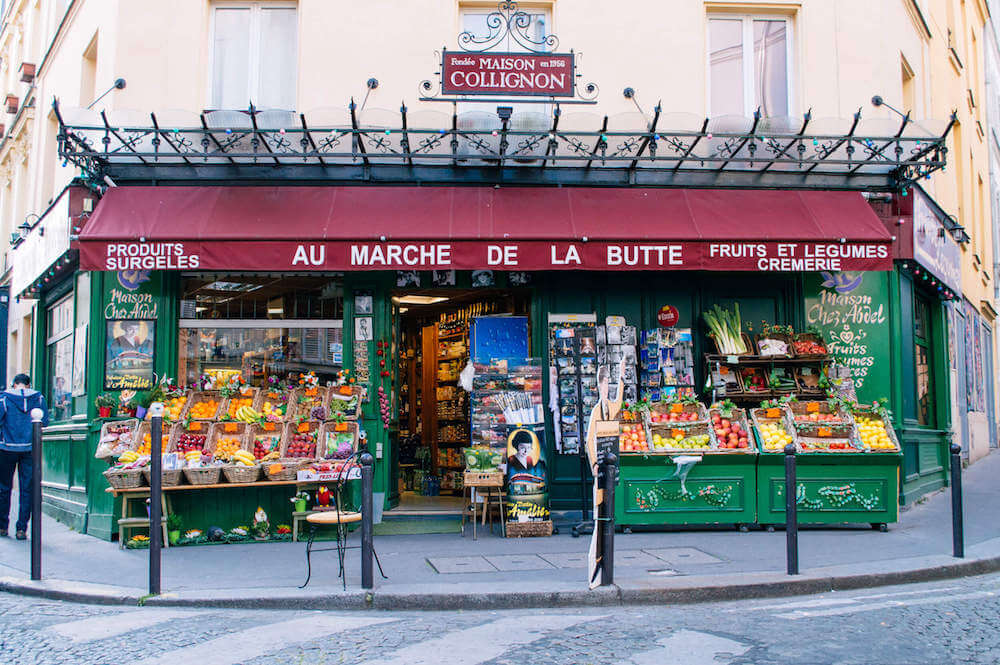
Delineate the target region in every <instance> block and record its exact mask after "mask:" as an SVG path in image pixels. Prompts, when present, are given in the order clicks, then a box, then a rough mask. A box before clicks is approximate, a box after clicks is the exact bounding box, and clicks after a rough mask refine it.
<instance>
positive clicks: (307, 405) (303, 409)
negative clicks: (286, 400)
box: [288, 386, 327, 420]
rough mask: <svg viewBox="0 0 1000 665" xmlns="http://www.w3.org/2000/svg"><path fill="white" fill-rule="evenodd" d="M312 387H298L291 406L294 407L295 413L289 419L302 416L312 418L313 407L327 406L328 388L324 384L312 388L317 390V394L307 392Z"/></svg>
mask: <svg viewBox="0 0 1000 665" xmlns="http://www.w3.org/2000/svg"><path fill="white" fill-rule="evenodd" d="M309 390H310V389H308V388H296V389H295V391H294V392H293V394H292V397H291V402H290V404H289V406H290V407H294V409H293V413H292V415H291V417H290V418H288V420H293V419H300V418H306V419H310V418H311V415H312V414H311V413H310V412H311V411H312V409H313V407H316V406H322V407H323V408H324V409H325V408H326V399H327V389H326V387H324V386H317V387H316V388H313V389H312V390H315V391H316V393H315V394H307V392H309Z"/></svg>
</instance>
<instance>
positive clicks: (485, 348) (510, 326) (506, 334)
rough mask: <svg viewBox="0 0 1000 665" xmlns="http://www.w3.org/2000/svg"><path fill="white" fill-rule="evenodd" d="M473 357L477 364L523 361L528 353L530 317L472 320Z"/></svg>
mask: <svg viewBox="0 0 1000 665" xmlns="http://www.w3.org/2000/svg"><path fill="white" fill-rule="evenodd" d="M469 337H470V346H471V349H470V350H471V356H472V359H473V361H475V362H489V361H490V360H493V359H497V360H500V359H504V358H507V359H522V358H527V357H529V355H530V354H529V353H528V317H526V316H481V317H477V318H474V319H472V329H471V331H470V332H469Z"/></svg>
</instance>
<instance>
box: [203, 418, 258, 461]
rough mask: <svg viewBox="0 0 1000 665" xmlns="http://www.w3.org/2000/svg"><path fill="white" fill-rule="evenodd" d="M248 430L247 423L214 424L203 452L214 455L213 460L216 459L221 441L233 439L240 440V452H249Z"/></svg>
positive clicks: (209, 430)
mask: <svg viewBox="0 0 1000 665" xmlns="http://www.w3.org/2000/svg"><path fill="white" fill-rule="evenodd" d="M247 429H248V425H247V424H246V423H236V422H221V423H213V424H212V426H211V427H210V428H209V429H208V438H207V439H206V440H205V447H204V448H203V449H202V450H204V451H206V452H209V453H212V458H213V459H215V447H216V446H217V445H218V443H219V439H220V438H223V437H232V438H235V439H238V440H239V442H240V450H247V451H248V452H249V449H248V448H247Z"/></svg>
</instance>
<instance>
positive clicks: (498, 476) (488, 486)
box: [462, 471, 506, 540]
mask: <svg viewBox="0 0 1000 665" xmlns="http://www.w3.org/2000/svg"><path fill="white" fill-rule="evenodd" d="M472 488H475V489H476V490H477V492H478V493H480V494H482V496H483V518H482V519H483V524H484V525H485V524H486V516H487V515H488V514H489V512H490V503H491V501H493V500H494V498H495V501H496V504H495V505H496V507H497V508H498V509H499V511H500V533H501V535H503V536H504V537H506V528H505V525H504V505H503V473H501V472H500V471H466V472H465V477H464V478H463V485H462V498H463V500H464V499H465V497H467V496H468V497H469V499H468V503H465V505H464V506H463V507H462V537H463V538H464V537H465V513H466V512H468V509H469V504H470V503H471V504H472V539H473V540H478V539H479V536H478V534H477V533H476V504H477V503H478V502H477V501H473V500H472V493H471V492H469V493H466V490H467V489H472ZM490 530H491V531H492V530H493V518H492V516H491V517H490Z"/></svg>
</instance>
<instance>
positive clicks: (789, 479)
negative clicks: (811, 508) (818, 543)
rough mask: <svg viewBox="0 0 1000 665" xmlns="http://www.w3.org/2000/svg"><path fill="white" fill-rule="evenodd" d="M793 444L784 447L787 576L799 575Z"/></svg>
mask: <svg viewBox="0 0 1000 665" xmlns="http://www.w3.org/2000/svg"><path fill="white" fill-rule="evenodd" d="M796 487H797V482H796V479H795V444H793V443H790V444H788V445H787V446H785V559H786V561H787V563H788V574H789V575H798V574H799V506H798V502H797V501H796V499H797V498H798V497H797V493H796Z"/></svg>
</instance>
